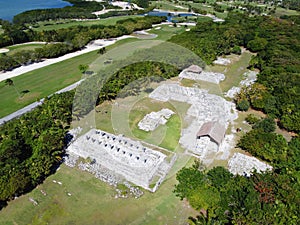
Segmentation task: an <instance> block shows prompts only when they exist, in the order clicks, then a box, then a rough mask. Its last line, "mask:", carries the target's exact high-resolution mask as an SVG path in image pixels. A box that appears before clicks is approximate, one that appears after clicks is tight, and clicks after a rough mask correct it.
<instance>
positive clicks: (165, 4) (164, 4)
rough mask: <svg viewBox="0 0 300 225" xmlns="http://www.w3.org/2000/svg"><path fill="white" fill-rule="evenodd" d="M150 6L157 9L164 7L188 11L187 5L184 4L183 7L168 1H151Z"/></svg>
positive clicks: (171, 9) (163, 8)
mask: <svg viewBox="0 0 300 225" xmlns="http://www.w3.org/2000/svg"><path fill="white" fill-rule="evenodd" d="M150 6H155V8H156V9H162V10H170V11H180V12H187V7H186V6H183V8H181V7H182V6H181V7H180V6H179V7H176V6H177V5H175V4H172V3H170V2H167V1H157V2H151V3H150Z"/></svg>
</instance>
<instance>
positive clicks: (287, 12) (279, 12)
mask: <svg viewBox="0 0 300 225" xmlns="http://www.w3.org/2000/svg"><path fill="white" fill-rule="evenodd" d="M275 15H276V16H283V15H288V16H294V15H300V12H298V11H296V10H291V9H284V8H281V7H277V8H276V12H275Z"/></svg>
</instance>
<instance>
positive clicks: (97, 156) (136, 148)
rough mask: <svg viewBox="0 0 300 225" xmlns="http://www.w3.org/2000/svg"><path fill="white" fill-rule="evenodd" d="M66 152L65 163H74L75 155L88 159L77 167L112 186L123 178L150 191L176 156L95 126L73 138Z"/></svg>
mask: <svg viewBox="0 0 300 225" xmlns="http://www.w3.org/2000/svg"><path fill="white" fill-rule="evenodd" d="M66 153H67V155H68V157H66V159H65V163H66V165H69V166H75V165H76V164H77V162H78V159H79V157H81V158H84V159H86V160H87V159H89V160H90V161H91V162H90V163H89V164H84V163H82V162H80V163H79V167H83V168H81V169H82V170H87V171H89V172H91V173H93V174H95V176H96V177H97V178H99V179H101V180H103V181H106V182H108V183H110V184H111V185H114V186H115V185H116V184H117V183H119V181H121V180H124V179H125V180H127V181H129V182H131V183H134V184H135V185H138V186H141V187H143V188H145V189H147V190H150V191H153V192H154V191H156V189H157V188H158V186H159V185H160V184H161V183H162V181H163V179H164V177H165V176H166V174H167V173H168V171H169V169H170V168H171V166H172V164H173V163H174V161H175V157H176V155H175V154H173V153H172V154H169V155H170V156H171V157H172V158H171V159H170V156H169V157H167V156H166V155H165V154H163V153H162V152H160V151H156V150H153V149H152V148H149V147H146V146H145V145H144V144H142V143H141V142H138V141H134V140H131V139H129V138H126V137H124V136H122V135H118V136H116V135H114V134H110V133H108V132H104V131H101V130H96V129H91V130H90V131H89V132H87V133H86V134H84V135H82V136H80V137H79V138H77V139H76V140H75V141H74V142H73V143H72V144H71V145H70V146H69V147H68V148H67V151H66ZM150 185H151V186H152V187H150Z"/></svg>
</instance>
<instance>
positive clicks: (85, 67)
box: [78, 64, 89, 74]
mask: <svg viewBox="0 0 300 225" xmlns="http://www.w3.org/2000/svg"><path fill="white" fill-rule="evenodd" d="M88 68H89V66H88V65H84V64H80V65H79V66H78V69H79V70H80V72H81V73H82V74H85V72H86V71H87V70H88Z"/></svg>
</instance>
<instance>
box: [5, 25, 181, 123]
mask: <svg viewBox="0 0 300 225" xmlns="http://www.w3.org/2000/svg"><path fill="white" fill-rule="evenodd" d="M184 29H185V28H184V27H176V28H175V27H168V26H162V29H161V30H155V29H153V30H152V31H150V32H151V33H155V34H157V35H158V37H157V38H156V39H155V40H167V39H169V38H170V37H171V36H172V35H174V34H176V33H179V32H183V31H184ZM138 41H141V40H140V39H135V38H129V39H124V40H120V41H118V42H117V43H116V44H114V45H111V46H108V47H107V48H106V49H107V50H108V53H109V52H110V51H109V50H112V49H114V48H116V47H120V48H118V49H119V50H120V51H115V52H114V55H115V57H116V58H118V57H124V56H126V54H127V53H128V51H126V49H123V48H122V47H121V46H122V45H124V44H126V43H130V42H136V43H137V42H138ZM22 46H23V45H21V47H22ZM21 47H18V46H17V49H20V48H21ZM131 51H132V49H131ZM108 55H109V54H108ZM104 57H105V55H104ZM98 58H99V55H98V54H97V53H96V51H94V52H90V53H87V54H83V55H80V56H77V57H74V58H72V59H68V60H65V61H62V62H59V63H56V64H53V65H50V66H46V67H44V68H41V69H37V70H34V71H31V72H28V73H25V74H23V75H21V76H18V77H14V78H12V80H13V81H14V84H15V87H16V89H17V90H18V91H19V92H22V91H29V92H28V93H27V94H25V95H24V96H23V97H22V98H19V96H18V94H17V92H16V90H15V89H14V88H13V87H9V86H6V85H5V82H4V81H2V82H0V104H1V106H2V107H1V108H0V117H3V116H6V115H8V114H10V113H12V112H14V111H16V110H18V109H20V108H23V107H24V106H26V105H28V104H30V103H32V102H35V101H36V100H37V99H41V98H44V97H46V96H48V95H50V94H53V93H54V92H55V91H58V90H60V89H62V88H64V87H66V86H68V85H70V84H72V83H75V82H76V81H78V80H79V79H80V78H81V73H80V72H79V69H78V66H79V65H80V64H88V65H90V64H92V63H93V62H95V60H96V59H98ZM95 65H97V64H95V63H94V64H93V65H91V67H93V69H94V66H95Z"/></svg>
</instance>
